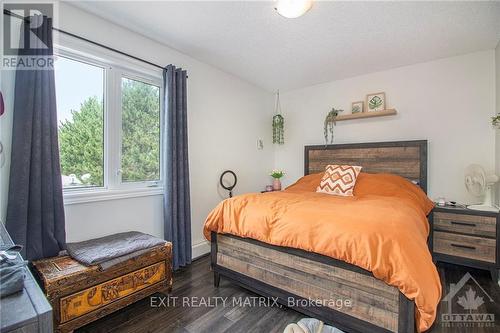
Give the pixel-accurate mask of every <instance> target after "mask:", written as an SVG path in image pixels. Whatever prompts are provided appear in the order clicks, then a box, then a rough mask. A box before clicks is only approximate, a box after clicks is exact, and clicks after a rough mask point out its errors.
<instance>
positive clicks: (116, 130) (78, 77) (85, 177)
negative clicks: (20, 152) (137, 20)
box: [55, 47, 161, 203]
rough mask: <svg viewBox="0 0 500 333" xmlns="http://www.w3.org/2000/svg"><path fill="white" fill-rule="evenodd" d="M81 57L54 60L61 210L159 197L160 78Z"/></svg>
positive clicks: (123, 64)
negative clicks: (119, 199)
mask: <svg viewBox="0 0 500 333" xmlns="http://www.w3.org/2000/svg"><path fill="white" fill-rule="evenodd" d="M78 50H79V51H75V50H70V49H68V48H66V47H61V48H60V49H57V58H56V60H55V84H56V96H57V97H56V98H57V115H58V123H59V126H58V129H59V133H58V134H59V152H60V158H61V173H62V175H61V177H62V180H63V187H64V190H65V192H64V196H65V203H68V202H70V203H73V202H87V201H97V200H105V199H107V198H110V199H112V198H116V197H128V196H142V195H152V194H159V193H161V188H158V187H157V184H158V183H159V181H160V180H161V172H160V170H161V168H160V162H161V154H160V151H161V149H160V144H161V140H160V138H161V135H160V133H161V130H160V129H161V121H160V120H161V117H160V110H161V72H160V71H159V70H148V69H147V68H142V67H137V65H136V64H132V63H129V62H127V61H126V60H123V59H121V58H120V59H118V58H112V56H110V57H109V60H108V58H107V54H104V53H98V52H99V51H96V50H93V49H92V50H91V49H89V50H91V52H95V54H90V52H82V51H81V50H80V48H78ZM85 50H86V49H85V48H84V49H83V51H85ZM154 187H156V189H155V188H154Z"/></svg>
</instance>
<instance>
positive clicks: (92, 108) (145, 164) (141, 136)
mask: <svg viewBox="0 0 500 333" xmlns="http://www.w3.org/2000/svg"><path fill="white" fill-rule="evenodd" d="M159 104H160V103H159V88H158V87H155V86H152V85H149V84H145V83H142V82H139V81H134V80H128V79H123V81H122V117H123V118H122V160H121V164H122V180H123V181H127V182H134V181H147V180H159V179H160V169H159V158H160V110H159ZM71 114H72V119H70V120H65V121H62V122H61V123H60V125H59V151H60V159H61V172H62V174H63V175H66V176H68V175H71V174H74V175H75V176H76V178H77V179H78V181H80V182H81V183H82V185H84V186H103V185H104V177H103V173H104V162H103V160H104V158H103V157H104V134H103V133H104V130H103V129H104V121H103V114H104V112H103V103H102V100H99V99H98V98H97V97H91V98H88V99H87V100H85V101H84V102H83V103H82V104H81V107H80V110H72V111H71ZM86 174H90V177H88V175H87V176H85V175H86Z"/></svg>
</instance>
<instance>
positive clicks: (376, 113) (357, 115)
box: [335, 109, 398, 121]
mask: <svg viewBox="0 0 500 333" xmlns="http://www.w3.org/2000/svg"><path fill="white" fill-rule="evenodd" d="M397 113H398V112H397V111H396V109H387V110H383V111H369V112H359V113H354V114H352V113H351V114H344V115H339V116H337V117H336V118H335V120H336V121H343V120H351V119H361V118H373V117H384V116H393V115H395V114H397Z"/></svg>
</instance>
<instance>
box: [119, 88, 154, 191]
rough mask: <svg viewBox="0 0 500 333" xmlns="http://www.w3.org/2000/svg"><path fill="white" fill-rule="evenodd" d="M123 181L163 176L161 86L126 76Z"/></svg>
mask: <svg viewBox="0 0 500 333" xmlns="http://www.w3.org/2000/svg"><path fill="white" fill-rule="evenodd" d="M121 92H122V156H121V174H122V182H144V181H157V180H159V179H160V87H158V86H155V85H152V84H149V83H145V82H141V81H137V80H133V79H129V78H122V89H121Z"/></svg>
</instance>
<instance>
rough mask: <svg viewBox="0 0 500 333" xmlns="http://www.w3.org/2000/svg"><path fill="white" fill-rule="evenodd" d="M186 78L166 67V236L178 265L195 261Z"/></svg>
mask: <svg viewBox="0 0 500 333" xmlns="http://www.w3.org/2000/svg"><path fill="white" fill-rule="evenodd" d="M186 80H187V74H186V71H184V70H182V69H180V68H175V66H172V65H168V66H167V67H166V68H165V69H164V70H163V86H164V87H165V94H164V98H165V101H164V103H163V105H164V117H163V119H164V126H163V128H164V135H163V146H162V147H163V149H164V154H163V156H164V163H163V168H164V178H165V195H164V196H163V198H164V199H163V200H164V203H163V205H164V219H165V226H164V227H165V239H166V240H168V241H170V242H172V245H173V267H174V269H177V268H179V267H180V266H186V265H188V264H190V263H191V205H190V197H189V164H188V133H187V91H186Z"/></svg>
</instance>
